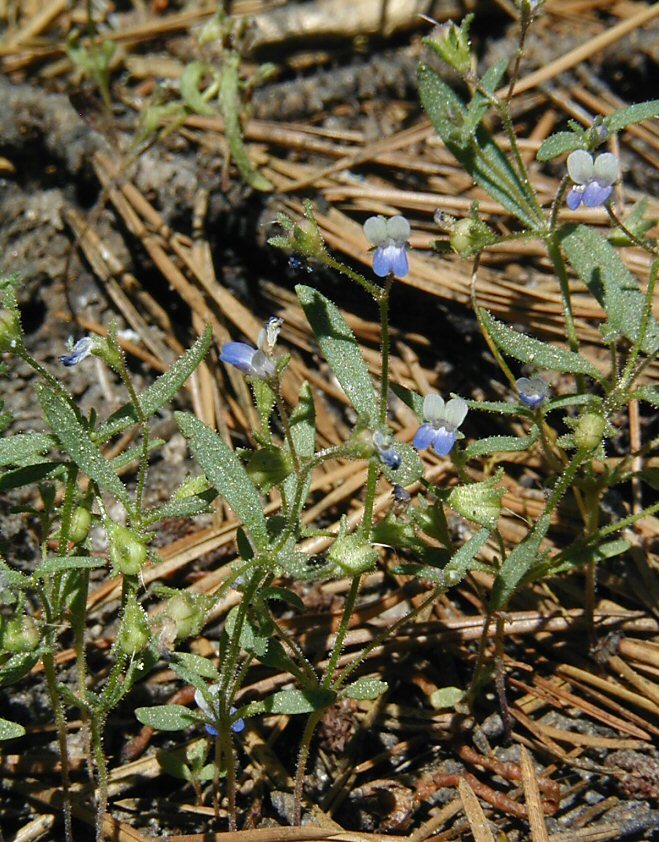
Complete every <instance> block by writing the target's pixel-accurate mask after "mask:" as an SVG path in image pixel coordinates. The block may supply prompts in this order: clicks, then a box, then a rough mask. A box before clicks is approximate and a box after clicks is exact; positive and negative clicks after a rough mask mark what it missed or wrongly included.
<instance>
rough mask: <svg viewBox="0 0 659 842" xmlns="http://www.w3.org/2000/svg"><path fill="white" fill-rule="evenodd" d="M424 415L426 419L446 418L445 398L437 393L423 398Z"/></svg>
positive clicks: (438, 419) (439, 419)
mask: <svg viewBox="0 0 659 842" xmlns="http://www.w3.org/2000/svg"><path fill="white" fill-rule="evenodd" d="M423 417H424V418H425V419H426V421H430V422H433V421H441V420H442V419H443V418H444V398H442V397H441V396H440V395H437V394H435V393H433V394H430V395H426V396H425V398H424V399H423Z"/></svg>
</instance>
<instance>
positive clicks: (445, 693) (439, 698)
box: [430, 687, 465, 710]
mask: <svg viewBox="0 0 659 842" xmlns="http://www.w3.org/2000/svg"><path fill="white" fill-rule="evenodd" d="M464 694H465V693H464V690H461V689H460V688H459V687H440V688H439V690H435V692H434V693H432V694H431V696H430V704H431V705H432V706H433V707H434V708H435V710H442V708H452V707H455V706H456V705H457V703H458V702H459V701H460V699H462V698H463V697H464Z"/></svg>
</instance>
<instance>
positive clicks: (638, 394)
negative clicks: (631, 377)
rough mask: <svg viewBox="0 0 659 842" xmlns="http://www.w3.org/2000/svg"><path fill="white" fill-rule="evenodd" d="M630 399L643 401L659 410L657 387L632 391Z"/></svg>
mask: <svg viewBox="0 0 659 842" xmlns="http://www.w3.org/2000/svg"><path fill="white" fill-rule="evenodd" d="M632 397H633V398H636V400H638V401H645V402H646V403H649V404H650V405H651V406H653V407H654V408H655V409H659V386H641V387H640V388H638V389H636V390H635V391H634V394H633V395H632Z"/></svg>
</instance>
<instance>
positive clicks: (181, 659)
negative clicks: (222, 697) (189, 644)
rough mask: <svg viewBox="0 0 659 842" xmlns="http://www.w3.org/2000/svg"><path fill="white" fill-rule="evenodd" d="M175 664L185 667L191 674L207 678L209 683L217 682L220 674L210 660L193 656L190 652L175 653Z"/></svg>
mask: <svg viewBox="0 0 659 842" xmlns="http://www.w3.org/2000/svg"><path fill="white" fill-rule="evenodd" d="M174 659H175V660H176V663H178V664H182V665H183V666H184V667H187V669H189V670H190V671H191V672H194V673H196V674H197V675H200V676H201V677H202V678H207V679H208V680H209V681H219V680H220V674H219V672H218V671H217V667H216V666H215V664H214V663H213V662H212V661H211V660H210V658H203V657H202V656H201V655H194V654H192V653H191V652H177V653H176V654H175V655H174Z"/></svg>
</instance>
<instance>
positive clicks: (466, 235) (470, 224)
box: [449, 216, 497, 257]
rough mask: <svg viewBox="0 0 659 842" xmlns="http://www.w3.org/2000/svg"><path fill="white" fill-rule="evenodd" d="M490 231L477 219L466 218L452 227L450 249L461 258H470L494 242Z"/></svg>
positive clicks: (493, 236) (494, 238)
mask: <svg viewBox="0 0 659 842" xmlns="http://www.w3.org/2000/svg"><path fill="white" fill-rule="evenodd" d="M496 239H497V238H496V236H495V234H494V233H493V232H492V230H491V229H490V228H489V227H488V226H487V225H486V224H485V223H484V222H483V221H482V220H481V219H479V218H477V217H473V216H470V217H466V218H465V219H461V220H459V222H456V223H455V224H454V225H453V226H452V227H451V231H450V234H449V242H450V243H451V248H452V249H453V251H454V252H455V253H456V254H459V255H460V256H461V257H471V256H472V255H474V254H478V253H479V252H481V251H482V250H483V249H484V248H486V247H487V246H490V245H492V243H495V242H496Z"/></svg>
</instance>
